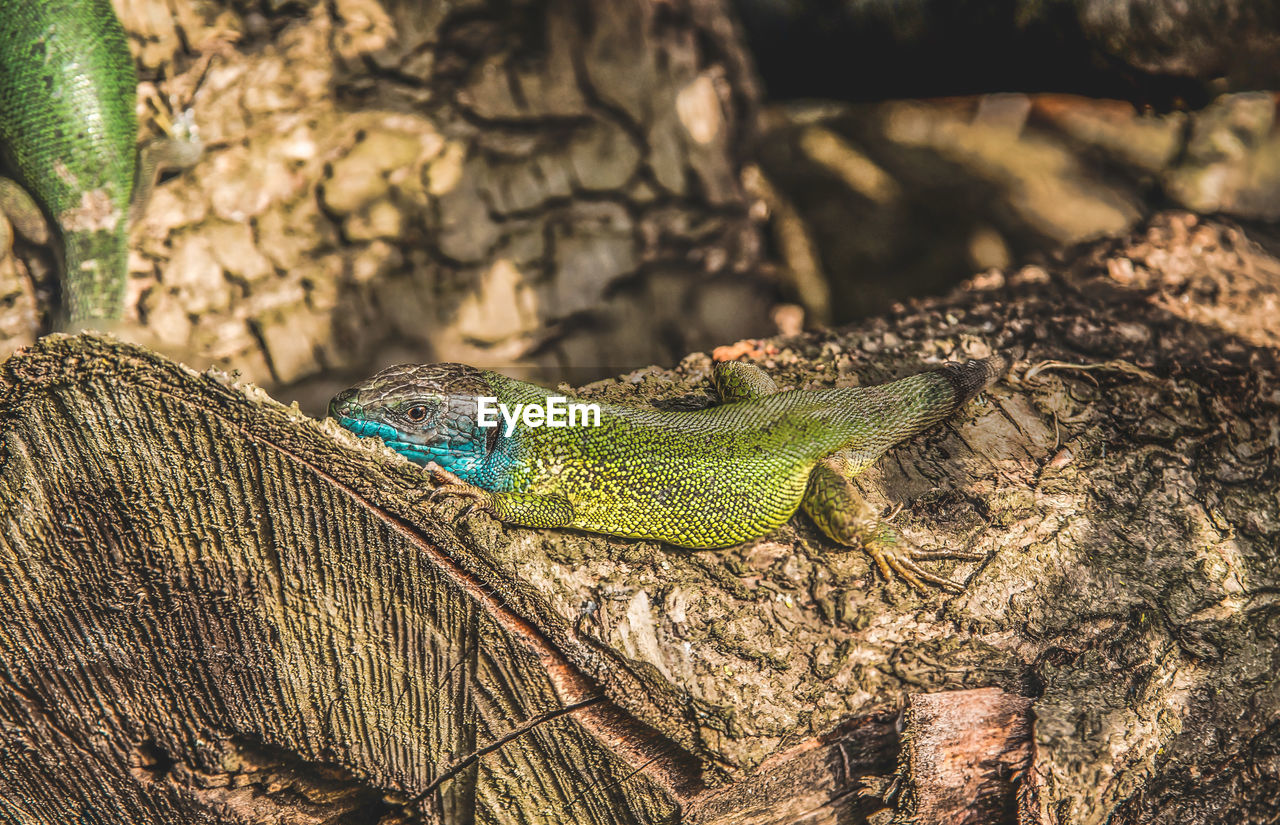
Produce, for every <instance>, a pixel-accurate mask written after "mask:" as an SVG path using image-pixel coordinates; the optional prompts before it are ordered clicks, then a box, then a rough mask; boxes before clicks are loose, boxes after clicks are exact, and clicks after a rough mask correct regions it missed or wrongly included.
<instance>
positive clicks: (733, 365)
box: [711, 361, 778, 404]
mask: <svg viewBox="0 0 1280 825" xmlns="http://www.w3.org/2000/svg"><path fill="white" fill-rule="evenodd" d="M711 377H712V380H714V381H715V385H716V391H717V392H718V393H719V394H720V400H721V401H723V402H725V403H726V404H728V403H732V402H734V401H750V400H751V399H753V398H761V397H763V396H766V395H773V394H774V393H775V392H777V391H778V384H777V382H775V381H774V380H773V378H772V377H771V376H770V375H769V373H767V372H765V371H764V370H762V369H760V368H759V367H757V366H756V365H755V364H748V363H746V362H745V361H718V362H716V364H715V366H714V367H712V371H711Z"/></svg>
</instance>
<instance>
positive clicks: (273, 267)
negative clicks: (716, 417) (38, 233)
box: [0, 0, 774, 395]
mask: <svg viewBox="0 0 1280 825" xmlns="http://www.w3.org/2000/svg"><path fill="white" fill-rule="evenodd" d="M117 6H118V9H119V12H120V16H121V18H122V20H123V22H124V24H125V26H126V28H127V29H128V31H129V32H130V34H131V36H132V39H133V44H134V47H135V52H136V54H137V56H138V60H139V64H140V72H141V74H142V76H143V77H144V78H149V79H151V80H152V81H154V82H149V83H144V84H143V88H142V89H141V90H140V101H141V107H142V108H143V109H144V121H146V120H148V119H149V117H148V116H149V114H150V113H151V112H152V111H153V107H152V106H151V105H150V103H151V101H152V100H155V99H157V98H158V99H159V100H160V101H161V106H162V107H163V108H167V107H168V106H173V107H176V108H178V109H183V108H186V107H190V108H191V110H192V112H193V115H194V121H195V124H196V126H197V127H198V129H199V131H200V134H201V136H202V138H203V140H204V142H205V144H206V145H207V152H206V154H205V156H204V158H203V159H202V160H201V161H200V163H199V164H198V165H197V166H196V167H195V168H193V169H192V170H190V171H188V172H185V173H183V174H182V175H180V176H178V177H177V178H175V179H174V180H171V181H169V182H167V183H165V184H163V185H162V186H160V187H159V190H158V192H157V193H156V195H155V197H154V198H153V200H152V203H151V205H150V208H149V209H148V211H147V215H146V217H145V219H144V220H143V221H142V222H141V224H140V225H139V226H138V227H136V231H135V245H136V254H135V256H134V260H133V270H134V271H133V276H134V277H133V279H132V282H131V287H130V299H129V307H128V312H129V318H130V319H131V321H132V322H133V323H134V325H135V326H134V328H133V329H132V331H131V334H132V335H133V337H137V338H141V339H142V340H145V341H146V342H148V343H150V344H152V345H153V346H157V347H159V348H160V349H161V350H163V351H166V352H169V353H171V354H177V355H178V356H183V355H187V356H190V357H193V358H194V357H195V356H197V355H198V356H199V358H200V359H201V360H202V361H203V362H206V363H207V362H208V360H209V359H210V358H212V359H214V361H215V363H217V364H219V365H221V366H223V367H224V368H227V369H235V370H239V371H240V372H241V374H243V375H244V376H246V377H248V378H250V379H252V380H255V381H257V382H259V383H262V384H272V385H275V384H290V383H293V382H297V381H299V380H301V379H304V378H307V377H308V376H312V375H314V374H317V373H319V372H321V371H322V370H329V371H330V375H332V371H334V370H346V371H347V372H348V374H349V375H350V374H356V373H365V372H368V371H370V370H371V369H372V368H374V367H381V366H385V365H386V363H389V362H392V361H395V360H403V359H404V358H405V357H407V356H408V354H410V353H412V357H415V358H420V359H421V358H428V359H437V360H460V361H467V362H473V363H480V364H490V365H496V366H505V367H511V366H512V365H525V366H526V367H529V368H541V369H542V370H543V371H548V372H552V373H556V374H561V375H563V374H566V371H570V372H568V373H567V374H572V375H574V376H576V377H577V379H578V380H590V379H593V378H598V377H600V376H602V375H608V374H612V373H615V372H617V371H618V370H620V369H625V368H628V367H631V366H634V365H636V364H646V363H652V362H666V363H672V362H674V361H675V360H677V359H678V358H680V357H681V356H682V355H684V354H685V353H686V352H688V351H690V350H692V349H700V348H706V347H709V346H713V345H715V344H717V343H720V342H722V341H724V340H733V339H734V338H736V337H740V336H743V335H749V334H751V335H758V334H764V333H766V332H770V331H772V330H773V327H772V326H771V325H770V324H769V323H768V310H769V307H770V305H771V302H772V295H773V288H774V287H773V284H772V282H771V281H770V280H769V278H768V277H767V276H765V275H762V274H761V272H760V270H759V268H758V267H757V264H758V263H759V258H760V254H759V249H758V246H759V245H758V230H757V226H756V220H757V219H756V218H753V217H752V216H751V215H750V214H749V213H750V206H751V199H750V198H749V197H748V196H747V195H746V194H745V192H744V190H743V189H742V186H741V185H740V182H739V176H740V172H741V170H742V168H743V164H744V162H743V160H742V158H741V157H740V154H739V153H740V152H741V147H742V146H743V145H744V143H745V141H744V140H743V133H744V130H746V129H747V128H748V124H749V123H750V121H751V114H752V111H753V107H754V105H755V99H756V98H755V92H754V88H753V85H752V80H751V77H750V75H749V73H748V71H747V69H746V68H745V57H744V56H743V53H742V52H741V49H740V46H739V45H738V43H737V41H736V39H735V37H734V32H733V30H732V27H731V26H730V25H729V23H728V20H727V18H726V16H725V15H724V12H723V9H722V8H721V6H720V4H719V3H718V2H717V1H716V0H687V1H686V0H681V2H676V3H655V2H651V1H650V0H626V1H625V2H620V3H610V4H608V5H607V6H594V5H590V4H580V3H572V2H563V1H562V0H546V1H545V2H543V1H542V0H529V2H518V3H514V4H512V3H496V2H495V3H488V2H483V0H477V1H476V2H463V3H450V4H444V3H428V4H423V3H418V2H400V1H399V0H388V1H387V2H379V1H378V0H337V2H330V3H295V2H284V3H269V4H256V3H254V4H246V3H240V2H212V3H195V2H189V1H188V0H176V2H162V0H119V2H118V3H117ZM267 7H270V10H269V11H268V10H266V9H267ZM38 252H39V251H38V250H25V249H24V250H23V258H22V259H21V260H14V259H6V260H5V261H3V262H0V263H2V265H0V298H2V299H3V300H0V336H3V337H4V338H5V339H6V340H7V342H0V347H2V349H0V352H3V353H4V354H7V353H8V352H11V351H13V349H16V348H17V347H18V346H21V345H23V344H25V343H30V342H31V341H32V340H34V336H35V335H36V333H37V332H38V331H39V330H40V329H41V328H42V327H41V319H42V318H43V317H45V313H46V310H47V308H48V306H49V303H48V295H47V291H48V289H49V288H51V287H52V285H53V279H52V277H50V273H51V272H52V260H51V258H50V257H49V256H48V255H44V256H43V257H42V256H41V255H39V254H38ZM35 285H38V286H39V287H40V289H39V290H36V289H35V288H34V287H35ZM325 393H326V390H321V391H320V393H319V394H320V395H324V394H325Z"/></svg>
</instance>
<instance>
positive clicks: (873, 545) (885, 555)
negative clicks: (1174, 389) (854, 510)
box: [864, 541, 984, 594]
mask: <svg viewBox="0 0 1280 825" xmlns="http://www.w3.org/2000/svg"><path fill="white" fill-rule="evenodd" d="M864 549H865V550H866V551H867V554H868V555H870V556H871V558H872V559H874V560H875V563H876V566H877V567H879V568H880V574H881V575H882V576H884V577H885V579H886V580H890V581H892V580H893V578H894V576H895V575H896V576H897V577H898V578H900V579H902V580H903V581H905V582H906V583H907V584H909V585H911V586H912V587H914V588H915V589H916V590H917V591H919V592H920V593H923V594H928V592H929V589H928V588H927V587H925V585H924V583H925V582H928V583H929V584H931V585H933V586H934V587H936V588H938V589H939V590H945V591H947V592H948V593H961V592H963V591H964V586H963V585H960V584H957V583H956V582H953V581H951V580H950V579H944V578H942V577H941V576H938V575H936V574H934V573H930V572H929V571H928V570H925V569H924V568H923V567H921V566H920V565H919V564H917V563H916V562H920V561H937V560H939V559H963V560H967V561H976V560H978V559H982V558H984V556H983V555H982V554H981V553H970V552H966V551H961V550H920V549H918V548H916V547H912V546H910V545H907V546H906V547H903V546H902V545H900V544H898V543H897V542H885V541H870V542H867V543H866V544H865V547H864Z"/></svg>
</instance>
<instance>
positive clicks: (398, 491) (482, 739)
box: [0, 214, 1280, 825]
mask: <svg viewBox="0 0 1280 825" xmlns="http://www.w3.org/2000/svg"><path fill="white" fill-rule="evenodd" d="M1273 243H1274V241H1272V240H1271V239H1269V238H1267V237H1266V236H1264V235H1259V236H1258V238H1257V240H1250V239H1249V238H1248V237H1246V236H1245V234H1244V233H1243V232H1242V231H1241V230H1240V229H1239V228H1238V227H1235V226H1232V225H1229V224H1223V223H1213V222H1199V221H1197V220H1196V219H1195V218H1193V217H1191V216H1188V215H1183V214H1174V215H1165V216H1161V217H1160V218H1158V219H1157V220H1156V221H1155V222H1154V223H1153V224H1152V225H1150V226H1149V227H1148V228H1147V230H1146V231H1145V232H1144V234H1142V235H1140V236H1136V237H1134V238H1131V239H1129V240H1127V241H1124V242H1117V243H1110V244H1105V245H1102V246H1098V247H1095V248H1093V249H1087V250H1083V251H1081V253H1080V254H1079V256H1077V257H1076V258H1074V259H1073V261H1072V262H1071V263H1070V264H1069V265H1064V266H1062V267H1058V268H1052V269H1051V270H1046V269H1041V268H1034V267H1032V268H1024V269H1022V270H1018V271H1016V272H1009V273H997V274H992V275H988V276H984V277H983V278H980V279H977V280H975V281H973V282H971V283H970V284H968V285H967V287H966V288H965V289H964V290H963V291H961V292H959V293H956V294H955V295H952V296H950V297H949V298H947V299H943V300H935V301H928V302H923V303H918V304H914V305H912V306H910V307H900V308H899V309H898V311H896V312H895V313H894V314H893V316H892V317H890V318H886V319H881V320H877V321H874V322H870V323H867V324H865V325H863V326H861V327H859V328H855V329H851V330H848V331H845V332H842V333H830V334H823V335H814V336H804V337H797V338H791V339H779V340H775V341H772V342H767V343H766V344H763V345H760V346H758V347H756V348H755V351H756V352H757V354H758V355H759V360H760V362H761V363H762V364H764V365H765V366H766V367H768V368H770V369H772V370H773V372H774V373H775V374H776V375H777V376H778V378H779V380H780V383H781V384H783V385H784V386H801V385H810V384H812V385H831V384H837V383H848V382H854V381H862V382H875V381H880V380H884V379H888V378H891V377H895V376H899V375H905V374H908V373H911V372H914V371H918V370H919V369H921V368H925V367H927V366H928V365H930V364H932V363H936V362H937V361H938V360H941V359H943V358H947V357H956V356H963V355H982V354H985V353H986V352H987V351H989V350H990V349H991V348H1021V356H1020V358H1019V361H1018V364H1017V366H1016V367H1015V369H1014V372H1013V373H1012V376H1011V378H1010V379H1009V380H1008V381H1006V382H1004V383H1002V384H1000V385H998V386H997V387H995V388H994V389H993V390H992V391H991V392H990V393H988V394H987V395H986V397H985V399H984V400H983V401H982V402H981V403H975V404H974V405H973V406H971V407H970V408H969V409H967V410H965V411H964V412H963V413H961V414H960V415H958V416H957V417H956V418H955V419H954V420H952V421H951V422H950V423H948V424H947V425H945V426H942V427H940V428H938V429H937V430H935V431H933V432H931V433H929V434H927V435H924V436H922V437H921V438H919V439H916V440H915V441H913V442H911V443H910V444H908V445H905V446H903V447H901V448H899V449H896V450H895V451H893V452H892V453H891V454H890V455H889V456H887V457H886V459H885V460H884V461H882V462H880V463H879V465H878V466H877V467H876V468H875V469H874V471H873V472H871V473H869V474H868V476H867V477H866V478H865V479H864V480H863V483H862V486H863V487H864V488H865V490H866V491H867V493H868V495H869V496H872V497H873V500H876V499H877V498H878V500H880V501H883V502H884V503H885V504H886V506H888V505H889V504H890V503H891V502H904V503H906V505H907V506H906V507H905V509H904V510H903V511H902V513H901V514H900V515H899V516H898V517H897V523H898V526H899V528H900V529H901V530H902V531H903V533H904V534H905V535H906V536H907V537H908V538H910V539H912V540H914V541H915V542H916V543H918V544H920V545H921V546H925V547H936V546H953V547H957V546H964V547H967V548H969V549H975V550H980V551H983V552H985V553H987V558H986V560H985V561H982V562H974V563H963V564H954V565H951V566H944V567H943V569H944V570H946V571H947V573H948V575H951V576H952V577H954V578H955V579H956V580H958V581H965V582H966V583H967V588H966V590H965V591H964V593H962V594H960V595H958V596H955V597H946V596H944V595H942V594H934V595H930V596H928V597H925V598H921V597H919V596H916V595H913V594H911V593H908V592H907V591H905V590H904V589H903V588H902V586H901V585H900V584H898V583H891V584H886V583H884V582H882V581H880V580H879V579H878V577H877V574H876V573H875V572H874V569H873V566H872V565H869V564H868V562H867V559H866V558H865V557H864V556H863V555H862V554H860V553H857V552H845V551H841V550H838V549H836V548H833V547H831V546H829V545H827V544H825V543H824V542H823V540H822V538H821V536H820V534H819V533H818V532H817V531H816V529H814V528H813V527H812V526H811V525H808V524H807V523H804V522H803V521H799V520H798V521H796V522H795V523H794V524H793V525H790V526H788V527H786V528H784V529H782V530H779V531H777V532H776V533H774V534H772V535H770V536H767V537H765V538H764V539H761V540H759V541H756V542H752V543H749V544H746V545H743V546H740V547H736V548H731V549H728V550H723V551H706V552H688V551H682V550H675V549H671V548H666V547H663V546H661V545H658V544H654V543H649V542H628V541H614V540H609V539H606V538H602V537H595V536H588V535H582V534H576V533H571V532H564V531H531V530H521V529H509V528H506V527H504V526H502V525H500V524H498V523H496V522H494V521H492V520H490V519H488V518H487V517H485V516H482V515H481V516H472V517H468V518H462V519H460V518H459V517H458V516H459V512H460V510H461V504H459V503H457V502H451V501H447V500H446V501H440V502H436V503H423V502H422V501H421V500H420V499H421V494H422V489H423V482H422V477H421V475H420V473H419V472H418V471H417V470H415V469H414V468H412V467H410V466H409V465H407V464H406V463H405V462H403V461H402V460H401V459H399V458H398V457H396V456H394V454H392V453H390V452H389V451H386V450H385V449H384V448H381V447H380V446H376V445H372V444H369V443H367V442H363V441H359V440H357V439H354V438H351V437H349V436H347V435H344V434H342V433H341V432H340V431H338V430H336V428H334V427H333V426H332V424H331V423H326V424H317V423H316V422H314V421H311V420H308V419H306V418H305V417H303V416H300V415H299V414H298V413H297V412H296V411H292V410H289V409H285V408H282V407H279V406H278V405H274V404H272V403H271V402H270V401H269V400H267V399H266V398H265V397H263V396H262V395H261V394H259V393H255V392H252V391H242V390H240V389H237V388H235V387H231V386H228V385H226V384H225V383H224V382H223V381H221V380H218V379H217V378H215V377H210V376H199V375H196V374H195V373H191V372H189V371H186V370H184V369H181V368H178V367H176V366H174V365H172V364H170V363H168V362H165V361H163V360H160V359H157V358H155V357H153V356H150V355H147V354H145V353H143V352H141V351H138V350H133V349H128V348H122V347H118V346H115V345H110V344H104V343H102V342H100V341H96V340H93V339H50V340H48V341H45V342H43V343H41V344H40V345H39V346H37V347H35V348H33V349H32V350H30V351H28V352H27V353H25V354H23V355H20V356H18V357H16V358H13V359H10V360H9V361H8V362H6V363H5V364H4V366H3V368H0V432H2V433H3V435H2V439H3V440H2V441H0V502H3V505H2V506H3V507H4V512H3V519H2V520H0V525H2V526H0V530H3V532H0V570H3V575H0V611H3V614H4V615H5V616H6V621H5V624H4V630H3V632H2V633H0V721H2V724H0V736H3V742H2V743H0V799H2V800H3V802H4V804H3V805H0V821H6V822H12V823H23V825H29V824H30V823H55V822H57V823H62V822H67V821H77V820H76V818H77V817H81V818H83V819H84V821H94V822H101V823H116V822H120V823H123V822H131V823H132V822H144V823H145V822H172V821H190V822H219V823H222V822H250V821H252V822H273V821H276V822H326V821H338V822H366V821H375V822H379V821H380V822H383V823H392V822H405V821H440V822H450V823H452V822H583V823H597V822H619V823H624V822H626V823H630V822H636V823H641V822H643V823H649V822H672V821H684V822H689V823H706V822H725V823H727V822H748V823H766V822H769V823H789V822H797V821H801V822H812V823H837V822H841V823H847V822H859V821H863V820H865V819H867V818H868V817H869V818H871V819H872V820H874V821H880V822H882V821H885V818H886V817H887V816H889V812H887V811H885V810H884V809H885V808H889V809H891V810H895V811H896V812H897V814H898V815H901V816H906V815H908V814H909V813H910V810H911V809H910V807H909V802H910V799H912V798H916V799H919V798H920V796H919V794H918V792H917V793H916V794H914V795H913V794H912V793H907V792H904V791H908V790H910V783H911V782H912V781H913V777H917V778H918V776H919V775H920V774H919V772H918V771H915V772H914V773H913V768H912V765H919V764H922V763H921V762H920V761H919V760H918V759H917V760H916V761H915V762H911V761H910V760H904V762H903V764H902V765H901V766H900V767H899V768H898V769H897V770H895V764H897V760H899V758H901V757H902V756H903V749H902V742H901V741H900V739H899V736H898V734H897V733H896V727H895V724H894V720H895V717H896V716H897V714H898V713H899V712H900V710H901V709H902V708H903V707H904V705H905V703H906V700H907V699H908V697H910V696H911V695H913V694H922V693H923V694H931V693H940V692H947V691H957V690H968V689H973V688H999V689H1000V690H1002V691H1004V692H1005V693H1007V694H1011V695H1013V696H1014V697H1025V698H1026V699H1028V700H1030V702H1031V708H1032V716H1031V720H1032V722H1033V725H1032V727H1031V734H1030V735H1031V737H1032V743H1031V745H1032V747H1031V763H1030V768H1029V769H1028V770H1027V771H1026V772H1025V773H1022V774H1018V773H1016V772H1013V771H1007V772H1003V773H1004V775H1003V776H1001V777H1000V779H1001V781H1003V782H1006V783H1007V782H1009V781H1011V780H1012V781H1016V782H1018V783H1020V784H1019V785H1018V787H1017V788H1016V789H1015V791H1016V794H1017V799H1018V802H1019V805H1021V808H1020V809H1019V810H1018V811H1016V812H1015V811H1012V810H1010V811H1008V812H1007V816H1008V821H1012V820H1013V818H1014V817H1015V816H1016V817H1018V818H1019V819H1020V821H1022V822H1037V823H1040V822H1043V823H1104V822H1111V823H1139V822H1144V823H1145V822H1179V823H1184V822H1193V823H1210V822H1214V823H1216V822H1223V823H1226V822H1231V823H1238V822H1246V823H1253V822H1257V823H1263V822H1271V821H1274V819H1275V817H1276V816H1277V813H1280V811H1278V810H1277V807H1276V799H1278V798H1280V759H1277V758H1276V754H1277V753H1280V738H1278V737H1280V682H1277V680H1276V678H1275V674H1276V673H1277V672H1280V661H1278V660H1280V644H1278V641H1280V639H1278V637H1280V610H1277V600H1276V595H1275V594H1276V593H1277V592H1280V560H1278V559H1277V554H1276V547H1277V545H1278V544H1280V502H1278V501H1277V499H1276V496H1275V490H1276V489H1277V484H1278V482H1280V425H1278V424H1277V421H1278V420H1280V363H1278V359H1277V353H1278V352H1280V337H1278V336H1277V333H1276V332H1275V331H1274V329H1273V328H1272V325H1271V319H1272V318H1274V315H1275V312H1276V308H1277V306H1278V305H1280V262H1277V260H1276V259H1275V257H1274V256H1273V255H1272V254H1271V253H1270V252H1268V245H1270V244H1273ZM1045 361H1049V362H1050V363H1048V364H1044V363H1043V362H1045ZM1035 364H1040V367H1039V368H1038V369H1029V367H1031V366H1032V365H1035ZM1073 364H1076V365H1085V366H1083V367H1081V366H1072V365H1073ZM708 368H709V360H708V359H707V358H706V357H705V356H691V357H690V358H688V359H686V360H685V361H684V362H683V363H682V364H681V365H680V366H679V367H678V368H677V369H675V370H670V371H663V370H658V369H649V370H642V371H639V372H636V373H634V374H632V375H630V376H626V377H624V379H623V380H621V381H618V382H612V381H611V382H602V383H600V384H596V385H592V386H589V387H587V388H585V390H586V391H587V392H588V393H592V394H595V395H598V396H600V397H609V398H617V399H624V398H625V399H630V400H632V401H636V402H640V403H654V404H660V405H679V406H690V405H694V406H696V405H700V404H706V403H709V402H710V396H709V393H708V392H707V391H706V384H705V380H706V376H707V372H708ZM961 704H963V703H961ZM948 706H956V704H955V703H950V705H949V704H948V703H947V702H934V703H933V707H934V708H946V707H948ZM944 712H945V711H944ZM1015 716H1016V714H1015ZM913 721H914V722H917V723H919V721H920V720H919V718H918V717H917V718H915V719H912V718H909V719H908V730H909V731H911V730H912V722H913ZM935 721H936V720H935ZM943 721H946V720H943ZM951 721H953V722H954V720H951ZM1009 721H1010V724H1012V723H1013V722H1014V721H1017V720H1016V719H1010V720H1009ZM1024 721H1025V720H1024ZM924 727H926V728H927V727H934V728H936V729H940V728H938V726H937V724H935V723H934V722H931V723H930V724H929V725H926V726H924ZM1015 738H1016V737H1015ZM917 741H918V742H919V743H923V742H925V741H926V740H925V738H924V737H922V738H920V739H919V740H917ZM977 752H978V751H975V753H977ZM916 753H923V751H919V750H918V751H917V752H916ZM1011 764H1015V763H1011ZM1001 773H1002V772H1001V771H993V774H996V775H999V774H1001ZM983 795H984V796H985V793H984V794H983ZM308 817H310V818H308Z"/></svg>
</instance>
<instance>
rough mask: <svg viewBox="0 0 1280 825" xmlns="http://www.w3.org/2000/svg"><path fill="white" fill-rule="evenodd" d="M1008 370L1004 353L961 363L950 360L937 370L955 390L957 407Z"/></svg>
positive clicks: (968, 400)
mask: <svg viewBox="0 0 1280 825" xmlns="http://www.w3.org/2000/svg"><path fill="white" fill-rule="evenodd" d="M1008 371H1009V358H1008V357H1007V356H1004V355H993V356H991V357H990V358H981V359H978V360H977V361H965V362H963V363H960V362H956V361H952V362H950V363H948V364H946V365H944V366H943V367H942V368H940V369H939V370H938V371H937V372H938V373H940V374H941V375H942V376H943V377H944V378H946V379H947V380H948V381H950V382H951V388H952V390H954V391H955V406H956V408H957V409H958V408H959V407H961V406H962V405H964V404H967V403H969V402H970V401H972V400H973V399H974V398H976V397H977V396H978V394H979V393H981V392H982V391H983V390H985V389H986V388H987V387H990V386H991V385H992V384H994V383H995V382H996V381H998V380H1000V377H1001V376H1002V375H1004V374H1005V373H1006V372H1008Z"/></svg>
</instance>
